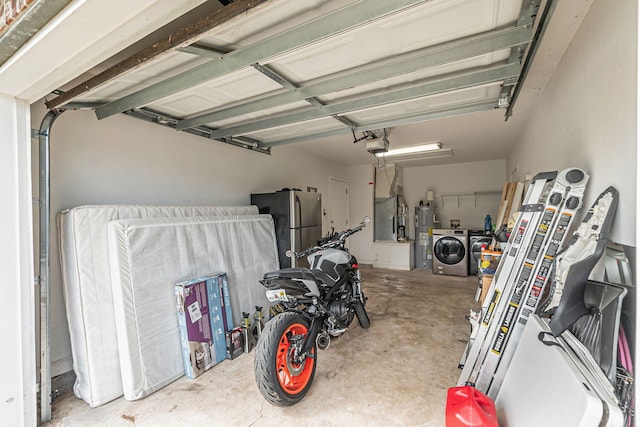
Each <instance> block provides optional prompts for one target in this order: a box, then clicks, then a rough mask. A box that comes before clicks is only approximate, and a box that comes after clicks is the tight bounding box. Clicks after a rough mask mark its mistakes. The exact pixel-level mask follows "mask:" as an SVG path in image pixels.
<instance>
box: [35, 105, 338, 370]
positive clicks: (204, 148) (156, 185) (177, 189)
mask: <svg viewBox="0 0 640 427" xmlns="http://www.w3.org/2000/svg"><path fill="white" fill-rule="evenodd" d="M44 114H45V109H44V106H43V103H42V102H39V103H37V104H36V105H34V106H33V107H32V127H35V128H38V127H39V126H40V121H41V119H42V117H43V116H44ZM34 144H35V143H34ZM36 148H37V147H36V146H35V145H34V153H37V149H36ZM36 157H37V156H36ZM34 161H35V162H37V158H36V159H34ZM329 176H333V177H336V178H341V179H346V178H347V176H346V173H345V171H344V169H343V168H339V167H337V166H335V165H334V164H332V163H330V162H327V161H324V160H320V159H314V158H310V156H309V155H307V154H303V153H301V152H299V151H298V150H296V149H295V147H286V148H283V149H280V150H278V149H275V150H274V151H273V154H272V155H270V156H267V155H263V154H259V153H254V152H250V151H248V150H245V149H241V148H237V147H232V146H228V145H225V144H222V143H219V142H216V141H209V140H207V139H204V138H201V137H197V136H193V135H189V134H185V133H180V132H175V131H172V130H170V129H167V128H163V127H161V126H158V125H154V124H151V123H146V122H144V121H141V120H137V119H133V118H131V117H126V116H115V117H111V118H109V119H106V120H102V121H98V120H97V119H96V118H95V115H94V114H93V113H92V112H89V111H68V112H65V113H63V114H62V115H61V116H60V118H58V119H57V120H56V122H55V124H54V125H53V129H52V132H51V179H52V182H51V210H52V212H53V213H55V212H58V211H60V210H63V209H67V208H72V207H75V206H80V205H86V204H134V203H135V204H163V205H167V204H180V205H198V204H207V205H248V204H249V203H250V194H251V193H255V192H269V191H274V190H278V189H281V188H283V187H289V188H294V187H295V188H300V189H303V190H306V188H307V186H310V187H316V188H317V189H318V191H319V192H321V193H323V195H324V200H323V205H324V206H325V207H326V206H327V204H326V203H327V199H326V197H327V196H326V195H327V193H328V181H329ZM326 221H327V216H324V217H323V222H326ZM53 224H55V223H53ZM323 227H324V229H325V230H328V227H327V225H326V224H323ZM36 229H37V228H36ZM51 242H52V246H53V247H52V260H51V286H52V295H51V305H52V319H51V330H52V355H51V358H52V372H53V374H54V375H55V374H58V373H61V372H65V371H67V370H69V369H71V348H70V343H69V336H68V331H67V324H66V316H65V310H64V300H63V295H62V285H61V279H60V267H59V262H58V259H59V258H58V250H57V242H58V236H57V231H56V230H55V228H54V229H53V230H52V239H51Z"/></svg>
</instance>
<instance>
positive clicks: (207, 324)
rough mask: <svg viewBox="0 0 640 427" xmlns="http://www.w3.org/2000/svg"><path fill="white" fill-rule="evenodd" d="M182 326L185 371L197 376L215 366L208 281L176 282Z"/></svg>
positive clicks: (191, 376) (179, 321)
mask: <svg viewBox="0 0 640 427" xmlns="http://www.w3.org/2000/svg"><path fill="white" fill-rule="evenodd" d="M175 293H176V299H177V303H178V325H179V327H180V342H181V345H182V361H183V364H184V371H185V374H186V375H187V376H188V377H189V378H196V377H197V376H199V375H201V374H202V373H203V372H204V371H206V370H207V369H209V368H211V367H212V366H213V365H214V360H215V350H214V348H213V339H212V335H211V320H210V317H209V299H208V298H207V284H206V281H205V280H201V279H195V280H194V281H187V282H182V283H178V284H176V288H175Z"/></svg>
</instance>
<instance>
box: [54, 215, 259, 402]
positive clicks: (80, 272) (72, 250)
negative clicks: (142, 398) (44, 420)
mask: <svg viewBox="0 0 640 427" xmlns="http://www.w3.org/2000/svg"><path fill="white" fill-rule="evenodd" d="M257 213H258V209H257V207H255V206H137V205H112V206H80V207H77V208H73V209H69V210H65V211H63V212H61V213H60V214H59V215H58V236H59V243H60V262H61V267H62V283H63V290H64V296H65V305H66V310H67V318H68V323H69V333H70V336H71V352H72V355H73V367H74V371H75V373H76V382H75V385H74V392H75V395H76V396H78V397H79V398H81V399H83V400H84V401H86V402H87V403H88V404H89V405H91V406H93V407H95V406H99V405H102V404H105V403H107V402H109V401H111V400H113V399H116V398H118V397H120V396H122V381H121V379H120V361H119V358H118V343H117V336H116V326H115V316H114V312H113V296H112V290H111V276H110V271H109V258H108V252H109V251H108V244H107V225H108V223H109V222H111V221H115V220H119V219H127V218H166V217H194V216H228V215H255V214H257Z"/></svg>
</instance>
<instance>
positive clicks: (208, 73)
mask: <svg viewBox="0 0 640 427" xmlns="http://www.w3.org/2000/svg"><path fill="white" fill-rule="evenodd" d="M425 1H427V0H394V1H388V0H366V1H360V2H357V3H355V4H352V5H350V6H347V7H344V8H342V9H340V10H337V11H335V12H332V13H330V14H327V15H325V16H322V17H320V18H318V19H315V20H313V21H310V22H308V23H306V24H303V25H300V26H298V27H294V28H292V29H290V30H287V31H284V32H282V33H280V34H276V35H275V36H272V37H269V38H267V39H265V40H261V41H258V42H256V43H254V44H252V45H249V46H246V47H243V48H240V49H236V50H234V51H232V52H229V53H228V54H226V55H225V56H224V57H223V58H222V59H221V60H219V61H211V62H208V63H206V64H202V65H199V66H196V67H194V68H192V69H190V70H188V71H185V72H182V73H180V74H178V75H176V76H173V77H170V78H168V79H166V80H164V81H162V82H159V83H156V84H153V85H151V86H149V87H147V88H144V89H141V90H139V91H136V92H134V93H132V94H129V95H127V96H125V97H123V98H120V99H118V100H115V101H112V102H109V103H107V104H105V105H104V106H102V107H100V108H98V109H96V115H97V117H98V119H104V118H106V117H109V116H111V115H114V114H118V113H121V112H123V111H126V110H129V109H131V108H135V107H139V106H142V105H147V104H150V103H152V102H154V101H157V100H159V99H162V98H165V97H167V96H170V95H173V94H175V93H178V92H181V91H183V90H185V89H189V88H191V87H194V86H197V85H199V84H201V83H204V82H206V81H208V80H210V79H213V78H215V77H219V76H222V75H224V74H227V73H230V72H233V71H236V70H239V69H241V68H243V67H246V66H249V65H251V64H253V63H256V62H260V61H263V60H265V59H267V58H271V57H274V56H276V55H279V54H282V53H284V52H288V51H291V50H294V49H297V48H300V47H303V46H306V45H308V44H311V43H313V42H317V41H319V40H322V39H325V38H327V37H331V36H333V35H336V34H339V33H342V32H344V31H346V30H349V29H353V28H355V27H358V26H360V25H362V24H363V23H366V22H368V21H371V20H375V19H379V18H380V17H382V16H385V15H388V14H390V13H393V12H396V11H398V10H401V9H405V8H407V7H410V6H413V5H416V4H419V3H424V2H425ZM235 4H236V3H235V2H234V3H231V4H230V5H229V6H226V7H225V8H223V9H222V10H224V9H226V8H228V7H233V6H234V5H235Z"/></svg>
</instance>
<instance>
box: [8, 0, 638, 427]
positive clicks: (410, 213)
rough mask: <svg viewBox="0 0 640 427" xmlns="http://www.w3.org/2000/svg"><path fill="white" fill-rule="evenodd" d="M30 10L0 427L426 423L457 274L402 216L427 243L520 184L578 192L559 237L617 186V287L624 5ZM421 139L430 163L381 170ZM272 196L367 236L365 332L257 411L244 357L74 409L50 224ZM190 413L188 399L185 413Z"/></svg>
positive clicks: (454, 2) (438, 389)
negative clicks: (568, 176) (566, 182)
mask: <svg viewBox="0 0 640 427" xmlns="http://www.w3.org/2000/svg"><path fill="white" fill-rule="evenodd" d="M44 3H45V2H42V1H32V2H26V1H22V2H21V1H12V0H5V2H4V9H3V10H4V16H5V17H6V16H7V15H11V14H13V18H17V19H14V21H13V22H12V23H9V22H8V21H6V20H5V22H4V23H3V24H4V28H2V29H0V54H1V55H2V56H1V57H2V65H0V76H1V78H0V105H1V107H0V111H2V112H4V113H5V114H3V115H2V117H3V118H2V126H1V128H2V130H0V135H2V136H3V138H2V140H3V141H4V142H3V143H2V156H0V158H1V159H2V160H0V161H2V164H3V166H4V167H3V168H0V170H3V172H0V173H2V175H1V176H2V179H0V181H1V182H2V184H1V185H2V188H3V194H6V197H8V198H9V200H13V201H15V203H11V204H10V206H9V207H7V209H6V211H5V212H4V213H2V216H1V217H0V218H1V219H3V220H4V221H0V222H1V223H2V224H3V225H2V226H1V227H2V235H3V236H6V238H4V239H3V240H4V241H5V243H3V249H4V250H3V252H4V253H6V255H7V256H6V257H3V259H2V260H1V261H0V262H1V263H2V264H1V265H2V267H3V270H5V271H7V273H8V279H7V283H15V284H16V286H15V289H10V290H9V291H8V292H9V294H8V298H7V299H6V301H3V302H2V303H0V304H2V310H0V311H2V312H3V313H4V317H5V318H6V320H5V323H6V324H8V325H13V326H12V327H11V328H6V329H10V330H6V331H5V330H3V332H2V334H3V341H4V342H7V343H8V345H10V346H11V348H16V349H19V351H16V352H15V354H3V355H2V356H1V357H2V359H1V360H0V361H1V362H2V363H0V366H2V370H1V371H0V372H2V374H3V378H7V379H9V380H8V381H7V382H6V384H3V386H2V392H3V394H2V397H3V399H2V400H1V401H2V402H3V403H2V412H0V413H2V414H3V417H4V416H5V415H6V416H7V417H9V418H8V419H10V420H15V424H16V425H35V424H37V423H38V422H41V421H46V420H48V419H49V417H50V416H51V415H52V416H53V417H52V421H51V423H52V424H53V425H91V424H92V423H93V424H94V425H129V424H134V423H137V424H139V425H159V424H163V423H165V424H172V425H175V424H176V423H178V424H179V423H185V424H186V423H187V422H193V421H199V420H202V421H203V422H209V423H214V424H215V423H216V421H215V419H216V418H215V416H216V411H220V408H221V407H222V405H225V406H224V408H225V409H224V410H223V412H225V413H226V412H227V411H228V412H238V413H240V415H239V418H231V416H230V415H228V414H225V415H224V416H222V415H220V417H221V418H219V419H218V421H217V423H218V425H230V424H233V425H272V424H276V423H278V424H281V423H284V424H291V425H295V424H301V423H303V424H311V425H314V424H329V425H332V424H344V422H357V423H361V424H373V425H375V424H392V425H394V424H397V425H406V424H418V425H420V424H422V425H444V419H445V401H446V391H447V389H448V388H449V387H453V386H455V385H456V382H457V379H458V378H457V377H458V375H459V373H460V369H459V368H458V363H459V360H460V357H461V356H462V354H463V352H464V351H465V345H466V342H467V340H468V339H469V329H470V327H469V322H468V320H466V319H465V315H468V314H469V309H470V308H471V309H478V308H479V304H478V303H477V302H476V300H475V293H476V288H477V286H478V278H477V277H475V276H473V275H466V274H465V276H466V277H454V276H450V275H435V274H433V272H432V271H431V268H429V269H423V268H419V267H420V266H418V265H416V264H417V263H416V262H415V246H414V243H415V241H416V240H417V239H418V233H417V232H416V230H415V226H414V223H415V219H416V218H415V215H414V209H415V208H416V207H419V206H422V203H423V202H425V203H427V204H431V205H433V206H435V209H436V211H437V217H438V221H439V223H438V224H437V227H436V228H442V229H448V228H455V227H456V224H459V227H460V228H462V229H483V225H484V221H485V217H486V216H487V215H489V216H490V217H491V218H493V219H494V220H495V219H496V218H497V217H499V215H500V212H499V210H500V203H501V195H502V192H503V188H504V185H505V182H523V183H527V184H528V183H530V182H531V180H532V178H533V177H534V176H535V175H536V174H537V173H539V172H544V171H552V170H554V171H560V170H564V169H566V168H570V167H576V168H580V169H582V170H584V171H586V172H587V173H588V175H589V183H588V187H587V188H586V190H585V193H584V199H583V200H584V203H583V204H584V207H583V209H582V210H581V211H579V214H578V215H577V216H578V220H579V219H580V218H581V217H582V216H583V215H584V214H585V213H586V207H588V206H590V205H591V203H592V202H593V201H594V200H595V199H596V197H597V196H598V194H600V193H601V192H602V191H603V190H604V189H605V188H607V187H609V186H614V187H615V188H616V189H617V190H618V192H619V203H618V207H617V210H616V214H615V218H614V221H613V226H612V229H611V233H610V236H609V241H610V242H611V245H610V246H611V248H613V249H614V250H616V252H615V253H616V254H618V255H619V254H620V253H623V254H624V255H625V256H626V258H627V259H628V263H629V265H630V266H631V270H632V271H633V273H634V274H632V277H633V278H635V271H636V266H637V264H636V259H635V247H636V241H637V230H638V228H637V222H638V220H637V215H636V207H637V182H638V178H637V142H636V141H637V111H638V109H637V69H638V68H637V58H638V55H637V36H638V8H637V4H635V2H625V3H624V4H611V3H610V2H605V1H604V0H593V1H578V0H570V1H565V2H558V1H553V0H548V1H536V0H523V1H519V2H512V1H507V0H473V1H458V0H432V1H396V2H385V1H377V0H363V1H353V0H335V1H314V0H308V1H296V2H286V1H284V0H244V1H243V0H236V1H214V0H210V1H202V0H180V1H169V0H145V1H140V2H136V3H135V5H131V4H129V2H125V1H112V2H109V4H108V5H107V4H102V5H101V4H95V3H96V2H84V1H80V0H67V1H64V0H60V1H54V2H47V5H45V4H44ZM92 3H93V4H92ZM98 3H100V2H98ZM389 3H392V4H389ZM7 5H10V6H7ZM11 8H13V9H11ZM47 114H48V115H47ZM43 118H44V120H43ZM426 143H432V144H433V143H435V144H437V145H436V149H435V150H432V151H427V152H421V153H417V154H411V155H403V156H397V157H394V156H392V155H391V154H390V153H387V154H386V155H385V154H383V153H384V152H385V151H386V150H387V149H395V148H400V147H408V146H415V145H418V144H426ZM43 145H46V146H47V147H48V148H47V149H48V150H49V152H48V153H45V152H43V151H41V150H42V149H43ZM376 154H378V155H376ZM47 156H50V160H49V164H48V165H47V166H46V167H45V166H43V163H41V162H42V161H44V157H47ZM385 184H386V185H387V186H388V187H392V188H393V190H392V192H389V190H384V191H383V192H386V195H387V196H390V195H397V196H398V198H399V199H398V200H401V202H402V204H403V205H404V207H405V211H404V216H403V217H402V224H403V225H402V229H401V233H400V231H399V229H398V228H397V225H399V223H398V224H396V223H395V222H394V230H395V231H396V234H395V235H394V236H393V238H392V239H386V238H383V239H378V238H376V235H375V234H374V233H375V230H376V229H377V228H380V227H381V225H380V219H381V218H380V215H379V214H377V212H376V208H375V201H376V200H377V198H378V196H379V194H378V192H379V187H383V186H384V185H385ZM45 188H46V190H45ZM283 188H296V189H302V190H303V191H305V192H317V193H319V194H321V195H322V216H321V224H320V226H321V230H322V234H323V235H325V234H326V233H327V232H329V231H330V230H331V229H332V228H334V229H336V230H342V229H345V228H348V227H350V226H353V225H355V224H358V223H359V222H360V221H361V220H362V218H364V217H366V216H370V217H372V218H373V224H371V226H369V227H367V228H365V229H364V230H363V231H362V232H360V233H358V234H355V235H353V236H352V237H350V238H349V240H348V247H349V249H350V251H351V253H352V254H354V255H355V256H356V257H357V258H358V261H359V263H360V264H361V265H362V266H363V268H362V274H363V287H364V289H365V292H368V293H369V294H368V296H369V302H368V304H367V309H368V311H369V314H370V316H371V320H372V325H371V329H369V330H363V329H361V328H360V327H359V326H357V322H355V323H356V324H354V326H353V327H351V328H350V330H349V331H348V332H347V333H346V334H345V335H344V336H343V337H340V338H339V339H337V340H335V343H333V344H332V345H331V347H330V348H329V349H327V350H326V351H324V352H322V353H321V355H320V356H319V357H320V362H319V363H318V372H317V374H316V375H317V378H316V383H315V384H314V386H313V388H312V389H311V392H310V393H309V395H308V396H307V398H305V400H303V401H302V402H301V403H300V404H298V405H296V406H293V407H291V408H286V409H284V410H281V409H279V408H272V407H269V406H268V404H267V405H265V404H264V400H263V399H261V396H260V395H259V393H258V392H257V389H255V386H254V384H253V383H252V380H253V378H252V372H253V371H252V369H253V368H252V361H251V359H252V356H253V355H252V354H245V355H243V356H241V357H240V358H238V359H237V360H232V361H224V362H222V363H220V364H219V365H217V366H215V367H213V368H212V369H211V370H210V371H209V372H206V373H205V374H203V376H201V377H200V378H197V379H195V380H193V379H188V378H181V379H179V380H178V381H176V382H174V383H172V384H170V385H168V386H167V387H166V388H164V389H161V390H159V391H157V392H156V393H154V394H152V395H150V396H147V397H145V398H143V399H142V400H139V401H128V400H125V399H124V398H122V397H120V398H118V399H117V400H114V401H113V402H111V403H106V402H101V403H100V405H96V406H97V407H95V408H92V407H90V405H88V404H87V403H85V402H84V401H83V400H81V399H79V398H77V397H75V396H74V395H73V390H71V386H70V384H71V383H72V382H73V373H72V372H73V370H74V367H76V365H77V364H78V363H80V362H78V361H74V357H73V355H72V352H73V351H74V350H73V349H72V346H73V343H72V341H73V338H72V337H71V334H73V332H72V333H71V334H70V329H73V328H74V325H73V324H70V322H69V321H68V317H69V313H68V310H69V308H68V307H67V306H66V305H65V304H69V303H68V300H67V301H65V298H68V295H66V294H65V292H67V291H65V290H64V285H63V275H64V272H63V271H62V269H61V265H60V259H61V256H62V254H61V251H60V249H59V242H60V240H61V239H62V237H61V235H60V229H59V228H58V222H57V221H58V219H57V218H58V213H59V212H62V211H65V210H68V209H73V208H76V207H80V206H87V205H98V206H103V205H104V206H111V205H113V206H118V205H132V206H138V205H141V206H247V205H250V204H251V202H250V200H251V199H250V198H251V195H252V194H256V193H267V192H273V191H276V190H280V189H283ZM45 192H48V193H50V194H49V195H47V194H45ZM45 198H47V199H49V201H48V202H47V204H46V205H44V204H43V203H44V202H43V199H45ZM41 211H42V212H49V215H45V217H48V218H49V222H50V224H49V225H48V228H45V229H44V230H45V231H44V232H43V231H42V230H43V229H42V228H41V227H42V221H41V220H40V217H41V215H40V214H41ZM577 222H578V221H576V225H577ZM400 234H401V235H400ZM34 236H35V239H34ZM41 236H47V239H48V244H47V239H43V238H41ZM43 243H44V244H45V246H48V248H47V250H48V253H47V254H46V256H45V257H44V258H46V261H45V262H47V263H48V268H50V272H49V273H44V272H43V266H44V265H45V264H42V263H43V252H42V250H43V249H42V248H43V247H42V244H43ZM618 249H619V250H618ZM618 255H616V256H618ZM38 260H39V261H38ZM44 268H47V267H44ZM34 272H35V276H36V278H37V279H36V286H35V287H34V286H33V282H34ZM595 279H596V280H602V277H595ZM634 282H635V281H634V280H633V279H632V283H634ZM627 285H629V284H628V283H627ZM256 286H259V285H258V284H257V283H256ZM635 299H636V293H635V292H633V285H629V292H628V294H627V296H626V297H625V300H624V303H623V307H622V311H623V313H624V314H625V316H626V318H627V319H629V320H628V321H629V322H630V323H628V324H626V325H625V328H626V330H627V336H628V338H629V341H630V348H631V353H632V354H633V355H635V351H634V344H635V342H636V340H635V337H636V333H637V328H636V327H635V318H636V316H635V304H636V302H635ZM43 322H44V323H43ZM41 325H45V326H44V328H42V327H41ZM80 326H81V325H75V327H76V328H78V327H80ZM47 329H48V333H47V331H46V330H47ZM436 331H437V332H436ZM405 333H406V334H407V335H406V336H404V335H403V334H405ZM396 341H397V345H396V344H395V343H396ZM48 345H50V348H49V349H47V346H48ZM43 361H44V363H43ZM74 363H75V365H74ZM404 363H406V364H407V365H408V366H402V369H399V365H402V364H404ZM376 367H379V372H378V370H377V369H376ZM372 369H376V370H375V371H372ZM385 369H386V370H385ZM47 371H48V373H47ZM43 372H44V374H43ZM430 377H433V379H434V381H433V382H432V383H429V380H428V379H429V378H430ZM43 378H44V379H43ZM50 378H54V381H53V383H51V382H50V380H49V379H50ZM70 378H71V379H70ZM417 378H419V379H420V380H419V381H418V380H417ZM336 382H337V384H336ZM231 384H233V385H231ZM58 385H60V386H58ZM226 387H228V388H229V389H230V390H227V391H225V392H221V395H222V396H223V397H224V398H221V396H218V395H217V393H218V392H220V390H222V389H225V388H226ZM250 387H254V389H250V390H249V388H250ZM47 388H51V392H54V394H55V391H56V390H58V396H57V397H54V398H53V401H52V404H51V405H47V402H46V401H45V402H44V403H43V402H42V401H40V400H39V395H40V394H43V393H44V395H45V396H46V395H48V394H49V393H47V391H48V390H47ZM234 391H235V393H236V394H232V392H234ZM178 395H180V397H176V396H178ZM391 395H394V396H395V397H397V398H398V402H402V403H392V402H393V401H392V400H391V399H392V396H391ZM5 396H6V397H5ZM194 397H195V398H196V399H198V400H204V401H203V402H199V403H198V404H197V405H196V406H195V408H194V409H189V407H188V405H189V402H190V401H191V399H193V398H194ZM209 399H211V401H212V402H218V404H214V403H212V404H211V406H210V407H209V406H208V405H207V403H206V400H209ZM331 399H336V401H334V402H331ZM383 399H385V402H384V403H383V402H382V400H383ZM45 400H46V399H45ZM174 400H175V402H177V403H175V404H174V403H173V402H174ZM227 401H228V405H227ZM183 402H184V403H183ZM209 410H210V412H209ZM47 412H48V413H49V414H47ZM174 417H175V418H174ZM189 417H192V418H189ZM225 417H229V418H225ZM550 423H553V419H552V420H551V421H550ZM549 425H553V424H549ZM587 425H588V424H587ZM595 425H598V424H597V423H596V424H595Z"/></svg>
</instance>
